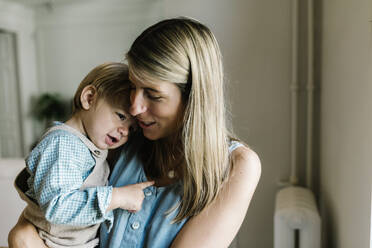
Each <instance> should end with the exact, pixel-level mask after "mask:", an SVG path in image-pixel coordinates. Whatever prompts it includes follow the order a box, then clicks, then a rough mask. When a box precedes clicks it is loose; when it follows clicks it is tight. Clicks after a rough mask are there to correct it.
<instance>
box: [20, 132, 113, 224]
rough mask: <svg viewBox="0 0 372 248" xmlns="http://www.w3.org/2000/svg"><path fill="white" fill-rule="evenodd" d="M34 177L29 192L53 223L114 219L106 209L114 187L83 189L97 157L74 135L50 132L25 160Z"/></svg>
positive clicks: (48, 219)
mask: <svg viewBox="0 0 372 248" xmlns="http://www.w3.org/2000/svg"><path fill="white" fill-rule="evenodd" d="M26 165H27V168H28V172H29V173H30V174H31V177H30V178H29V179H28V181H27V183H28V186H29V190H28V191H27V192H26V194H27V195H28V196H29V197H31V198H32V199H34V200H35V201H36V202H37V203H38V205H39V206H40V208H41V210H42V212H43V213H44V215H45V218H46V220H47V221H49V222H51V223H53V224H62V225H71V226H88V225H93V224H97V223H101V222H104V221H106V220H107V221H108V222H109V223H108V224H109V226H111V225H112V222H113V212H112V211H108V212H107V213H106V209H107V207H108V205H109V204H110V201H111V196H112V186H97V187H91V188H86V189H84V190H80V187H81V186H82V185H83V183H84V180H85V179H86V178H87V177H88V175H89V174H90V173H91V172H92V170H93V168H94V166H95V160H94V158H93V157H92V154H91V152H90V151H89V149H88V147H87V146H86V145H85V144H84V143H83V142H82V141H81V140H80V139H79V138H78V137H77V136H75V135H74V134H72V133H70V132H68V131H65V130H55V131H53V132H51V133H49V134H47V135H46V136H45V137H44V138H43V139H42V140H41V141H40V143H39V144H38V145H37V146H36V147H35V148H34V149H33V150H32V151H31V153H30V155H29V156H28V157H27V159H26Z"/></svg>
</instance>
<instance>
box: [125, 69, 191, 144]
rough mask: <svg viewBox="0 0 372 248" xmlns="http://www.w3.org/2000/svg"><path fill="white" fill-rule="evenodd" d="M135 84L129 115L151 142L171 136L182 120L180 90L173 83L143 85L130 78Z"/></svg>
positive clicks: (153, 82)
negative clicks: (135, 120)
mask: <svg viewBox="0 0 372 248" xmlns="http://www.w3.org/2000/svg"><path fill="white" fill-rule="evenodd" d="M129 79H130V81H131V82H132V90H131V95H130V100H131V107H130V110H129V112H130V114H131V115H133V116H134V117H135V118H136V119H137V122H138V124H139V126H140V127H141V128H142V129H143V134H144V136H145V137H146V138H148V139H150V140H157V139H161V138H167V137H170V136H171V135H172V134H174V133H176V131H178V128H179V123H181V122H180V121H181V120H182V117H183V112H184V104H183V103H182V96H181V91H180V89H179V88H178V87H177V85H176V84H174V83H169V82H164V81H151V82H142V81H138V80H137V79H136V78H133V77H131V75H129Z"/></svg>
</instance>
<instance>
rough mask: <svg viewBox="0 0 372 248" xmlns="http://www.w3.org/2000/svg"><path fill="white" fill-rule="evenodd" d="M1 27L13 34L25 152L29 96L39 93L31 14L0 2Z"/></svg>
mask: <svg viewBox="0 0 372 248" xmlns="http://www.w3.org/2000/svg"><path fill="white" fill-rule="evenodd" d="M0 28H1V29H5V30H7V31H10V32H14V33H15V34H16V41H17V42H16V46H17V48H18V50H17V52H18V53H17V61H18V70H19V86H20V88H21V89H22V91H21V92H20V106H21V118H22V123H21V125H22V133H23V141H24V150H25V151H28V150H29V148H30V145H31V144H32V142H34V136H33V126H32V120H31V118H30V114H29V112H30V109H29V107H30V101H31V97H32V96H33V95H35V94H36V93H37V92H38V87H37V81H36V58H35V40H34V16H33V11H32V10H31V9H30V8H27V7H25V6H23V5H21V4H16V3H12V2H6V1H0Z"/></svg>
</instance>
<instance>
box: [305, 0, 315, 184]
mask: <svg viewBox="0 0 372 248" xmlns="http://www.w3.org/2000/svg"><path fill="white" fill-rule="evenodd" d="M307 16H308V18H307V38H308V41H307V44H308V46H307V58H308V61H307V87H306V89H307V132H306V136H307V137H306V140H307V141H306V143H307V144H306V186H307V187H308V188H310V189H312V186H313V168H312V166H313V118H314V113H313V112H314V1H313V0H308V6H307Z"/></svg>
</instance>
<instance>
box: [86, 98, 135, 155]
mask: <svg viewBox="0 0 372 248" xmlns="http://www.w3.org/2000/svg"><path fill="white" fill-rule="evenodd" d="M82 122H83V125H84V127H83V128H84V131H85V133H86V135H87V136H88V138H89V139H90V140H91V141H92V142H93V143H94V144H95V145H96V146H97V147H98V148H100V149H115V148H117V147H119V146H121V145H123V144H124V143H125V142H126V141H127V140H128V136H129V131H130V130H131V127H132V126H134V125H135V121H134V119H133V118H132V116H131V115H130V114H128V113H127V112H125V111H124V110H123V109H122V108H121V107H112V106H111V105H110V104H109V103H107V102H106V101H105V100H103V99H98V100H97V102H95V104H94V105H93V106H92V107H91V108H89V109H88V110H86V111H85V113H84V115H83V116H82Z"/></svg>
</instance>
